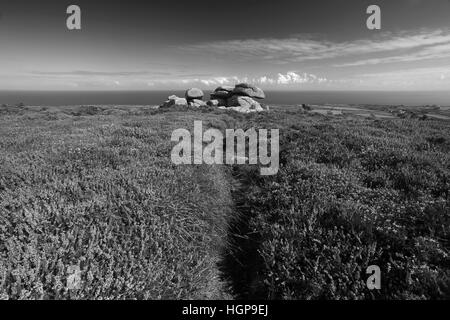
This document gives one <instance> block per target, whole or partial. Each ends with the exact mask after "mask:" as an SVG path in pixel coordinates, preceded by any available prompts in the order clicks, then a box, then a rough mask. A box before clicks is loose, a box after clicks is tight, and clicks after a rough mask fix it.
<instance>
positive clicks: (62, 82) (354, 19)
mask: <svg viewBox="0 0 450 320" xmlns="http://www.w3.org/2000/svg"><path fill="white" fill-rule="evenodd" d="M73 4H75V5H78V6H79V7H80V8H81V27H82V29H81V30H68V29H67V27H66V19H67V18H68V16H69V15H68V14H67V13H66V9H67V7H68V6H69V5H73ZM373 4H376V5H378V6H379V7H380V8H381V29H380V30H369V29H368V28H367V26H366V20H367V18H368V17H369V14H367V13H366V9H367V7H368V6H369V5H373ZM237 82H251V83H254V84H256V85H258V86H260V87H261V88H263V89H266V90H402V91H403V90H414V91H417V90H448V89H449V88H450V0H370V1H366V0H304V1H301V0H290V1H288V0H276V1H275V0H272V1H264V0H240V1H236V0H227V1H211V0H207V1H206V0H189V1H187V0H176V1H172V0H149V1H145V2H144V1H136V0H128V1H115V0H109V1H103V0H96V1H92V0H91V1H85V0H71V1H66V0H53V1H50V0H39V1H38V0H34V1H31V0H30V1H23V0H14V1H10V0H8V1H6V0H0V90H166V89H183V88H188V87H194V86H195V87H200V88H205V89H210V88H215V87H217V86H219V85H233V84H236V83H237Z"/></svg>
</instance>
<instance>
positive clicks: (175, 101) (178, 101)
mask: <svg viewBox="0 0 450 320" xmlns="http://www.w3.org/2000/svg"><path fill="white" fill-rule="evenodd" d="M168 99H169V100H167V101H166V102H164V103H163V105H162V106H161V107H162V108H169V107H173V106H185V105H187V104H188V102H187V100H186V99H185V98H180V97H177V96H175V95H172V96H170V97H169V98H168Z"/></svg>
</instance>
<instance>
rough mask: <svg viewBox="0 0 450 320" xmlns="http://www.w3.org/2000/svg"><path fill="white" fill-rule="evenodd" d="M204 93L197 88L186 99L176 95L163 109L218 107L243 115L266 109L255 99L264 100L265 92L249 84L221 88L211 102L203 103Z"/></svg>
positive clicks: (217, 89) (213, 94) (190, 90)
mask: <svg viewBox="0 0 450 320" xmlns="http://www.w3.org/2000/svg"><path fill="white" fill-rule="evenodd" d="M203 96H204V94H203V91H202V90H200V89H197V88H191V89H188V90H186V93H185V98H180V97H177V96H175V95H172V96H170V97H169V100H167V101H166V102H165V103H164V104H163V105H162V107H171V106H176V105H185V106H186V105H187V106H190V107H196V108H199V107H205V106H210V107H217V108H219V109H225V110H234V111H238V112H242V113H249V112H260V111H264V108H263V107H262V106H261V104H260V103H259V102H257V101H256V100H255V99H264V98H265V97H266V95H265V94H264V91H263V90H261V89H260V88H258V87H255V86H253V85H251V84H248V83H240V84H237V85H236V86H235V87H230V86H220V87H218V88H216V90H214V91H213V92H212V93H211V94H210V96H211V100H209V101H208V102H205V101H203V100H202V99H203Z"/></svg>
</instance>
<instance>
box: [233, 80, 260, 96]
mask: <svg viewBox="0 0 450 320" xmlns="http://www.w3.org/2000/svg"><path fill="white" fill-rule="evenodd" d="M233 94H237V95H243V96H247V97H251V98H256V99H264V98H265V97H266V95H265V94H264V91H262V89H260V88H258V87H255V86H253V85H251V84H248V83H239V84H237V85H236V87H235V88H234V89H233Z"/></svg>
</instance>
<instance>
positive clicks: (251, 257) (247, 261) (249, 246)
mask: <svg viewBox="0 0 450 320" xmlns="http://www.w3.org/2000/svg"><path fill="white" fill-rule="evenodd" d="M233 177H234V179H235V181H237V186H236V187H235V188H234V190H233V191H232V197H233V200H234V209H235V215H234V218H233V220H232V221H231V222H230V225H229V228H228V244H229V245H228V246H227V248H226V249H225V250H224V253H223V256H222V261H221V262H220V263H219V268H220V270H221V272H222V275H223V277H224V280H225V281H226V282H227V283H228V284H229V285H230V286H231V289H232V292H233V294H234V297H235V298H236V299H240V300H253V299H265V298H266V297H267V294H266V292H265V290H264V288H263V287H262V285H261V284H262V282H261V281H260V280H261V279H260V276H259V275H260V271H261V270H262V267H263V260H262V258H261V256H260V254H259V251H258V249H259V246H260V235H259V233H258V232H256V231H255V230H253V229H252V228H251V226H250V220H251V217H252V215H253V214H254V213H253V212H252V210H251V205H250V204H249V203H248V199H247V198H246V190H248V187H249V186H250V185H251V178H250V177H251V175H245V174H242V173H241V172H240V171H239V170H238V169H236V167H235V168H234V170H233Z"/></svg>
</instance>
